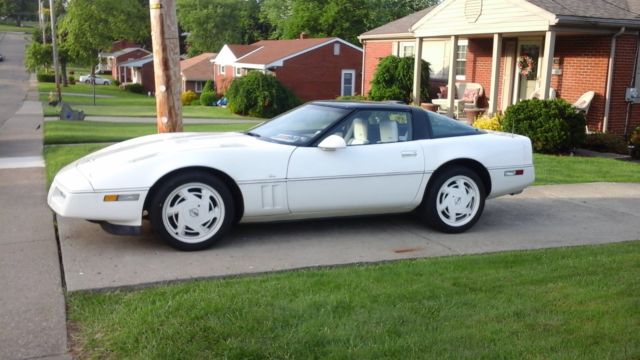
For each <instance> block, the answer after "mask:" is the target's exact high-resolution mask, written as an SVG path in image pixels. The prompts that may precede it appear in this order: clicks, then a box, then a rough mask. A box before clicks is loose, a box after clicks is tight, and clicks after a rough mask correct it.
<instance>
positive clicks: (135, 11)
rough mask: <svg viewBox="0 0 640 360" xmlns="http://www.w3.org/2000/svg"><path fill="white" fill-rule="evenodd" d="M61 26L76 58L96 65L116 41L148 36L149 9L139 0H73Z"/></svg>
mask: <svg viewBox="0 0 640 360" xmlns="http://www.w3.org/2000/svg"><path fill="white" fill-rule="evenodd" d="M58 29H59V32H60V36H61V37H62V38H63V39H64V42H65V43H66V46H67V48H68V50H69V55H70V56H71V57H72V58H73V60H75V61H76V62H78V63H82V64H87V65H91V66H95V65H96V63H97V61H98V53H99V52H100V51H102V50H108V49H109V48H110V47H111V43H112V42H113V41H116V40H121V39H127V40H133V41H140V40H143V39H145V38H147V37H148V36H149V33H150V25H149V10H148V8H147V7H145V6H143V4H142V2H141V1H139V0H119V1H112V0H73V1H70V2H69V3H68V7H67V9H66V14H65V15H64V16H63V17H62V19H61V21H60V22H59V28H58Z"/></svg>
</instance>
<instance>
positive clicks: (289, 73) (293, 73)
mask: <svg viewBox="0 0 640 360" xmlns="http://www.w3.org/2000/svg"><path fill="white" fill-rule="evenodd" d="M213 63H214V64H215V77H216V89H217V92H218V93H221V94H222V93H224V92H225V91H226V89H227V88H228V87H229V85H230V84H231V81H233V79H234V78H236V77H240V76H243V75H245V74H246V73H247V72H249V71H261V72H263V73H267V74H272V75H274V76H275V77H276V78H277V79H278V80H279V81H280V82H281V83H282V84H284V85H285V86H286V87H288V88H289V89H291V90H292V91H293V92H294V93H295V94H296V96H298V97H299V98H300V99H301V100H303V101H310V100H319V99H335V98H336V97H338V96H341V95H356V94H361V87H360V84H361V80H360V76H361V69H362V49H361V48H359V47H357V46H354V45H352V44H350V43H348V42H346V41H344V40H342V39H339V38H335V37H333V38H307V37H306V36H305V34H302V35H301V36H300V38H299V39H293V40H262V41H258V42H256V43H253V44H250V45H233V44H228V45H224V46H223V47H222V49H221V50H220V52H219V53H218V56H217V57H216V59H215V60H214V61H213Z"/></svg>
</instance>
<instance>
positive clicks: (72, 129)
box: [44, 121, 254, 145]
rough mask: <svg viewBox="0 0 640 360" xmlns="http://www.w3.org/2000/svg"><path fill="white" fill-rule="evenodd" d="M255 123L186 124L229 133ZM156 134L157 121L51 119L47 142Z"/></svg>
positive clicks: (110, 139) (46, 127)
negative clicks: (143, 122)
mask: <svg viewBox="0 0 640 360" xmlns="http://www.w3.org/2000/svg"><path fill="white" fill-rule="evenodd" d="M252 126H254V125H253V124H186V125H184V130H185V131H193V132H226V131H243V130H247V129H249V128H250V127H252ZM155 133H156V125H155V124H141V123H110V122H95V121H82V122H73V121H47V122H45V125H44V143H45V145H56V144H58V145H59V144H78V143H98V142H119V141H124V140H127V139H131V138H134V137H138V136H143V135H150V134H155Z"/></svg>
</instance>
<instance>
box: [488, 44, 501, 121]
mask: <svg viewBox="0 0 640 360" xmlns="http://www.w3.org/2000/svg"><path fill="white" fill-rule="evenodd" d="M501 54H502V34H493V55H492V58H491V91H490V92H489V114H491V115H493V114H495V113H496V110H497V109H498V82H499V81H500V79H499V76H500V56H501Z"/></svg>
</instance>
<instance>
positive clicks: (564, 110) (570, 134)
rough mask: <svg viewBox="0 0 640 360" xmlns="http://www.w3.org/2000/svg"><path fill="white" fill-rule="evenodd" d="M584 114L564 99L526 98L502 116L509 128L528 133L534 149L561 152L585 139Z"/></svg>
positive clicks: (509, 130) (507, 129)
mask: <svg viewBox="0 0 640 360" xmlns="http://www.w3.org/2000/svg"><path fill="white" fill-rule="evenodd" d="M584 126H585V118H584V114H582V113H578V112H576V111H575V109H574V108H573V107H572V106H571V104H569V103H568V102H566V101H565V100H562V99H553V100H538V99H531V100H523V101H520V102H519V103H517V104H515V105H511V106H509V107H508V108H507V111H506V112H505V114H504V118H503V120H502V129H503V130H504V131H505V132H514V133H516V134H521V135H525V136H528V137H529V138H530V139H531V143H532V145H533V150H534V151H536V152H542V153H560V152H565V151H568V150H570V149H573V148H576V147H578V146H580V145H582V143H583V142H584V137H585V130H584Z"/></svg>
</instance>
